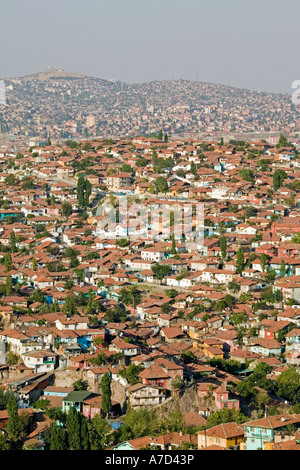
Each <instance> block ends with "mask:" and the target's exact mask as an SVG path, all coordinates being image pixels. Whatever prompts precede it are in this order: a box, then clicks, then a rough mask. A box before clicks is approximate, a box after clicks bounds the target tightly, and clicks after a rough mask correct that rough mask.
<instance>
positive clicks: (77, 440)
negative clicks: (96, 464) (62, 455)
mask: <svg viewBox="0 0 300 470" xmlns="http://www.w3.org/2000/svg"><path fill="white" fill-rule="evenodd" d="M66 425H67V433H68V442H69V449H70V450H81V436H80V415H79V413H78V411H77V410H76V408H74V406H72V408H70V410H69V411H68V414H67V422H66Z"/></svg>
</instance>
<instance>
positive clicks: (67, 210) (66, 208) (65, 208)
mask: <svg viewBox="0 0 300 470" xmlns="http://www.w3.org/2000/svg"><path fill="white" fill-rule="evenodd" d="M61 211H62V215H63V216H64V217H70V215H71V214H72V205H71V204H70V203H69V202H67V201H64V202H63V203H62V205H61Z"/></svg>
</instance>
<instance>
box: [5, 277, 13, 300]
mask: <svg viewBox="0 0 300 470" xmlns="http://www.w3.org/2000/svg"><path fill="white" fill-rule="evenodd" d="M12 290H13V283H12V279H11V277H10V276H7V277H6V283H5V293H6V295H7V296H10V295H11V294H12Z"/></svg>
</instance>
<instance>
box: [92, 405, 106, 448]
mask: <svg viewBox="0 0 300 470" xmlns="http://www.w3.org/2000/svg"><path fill="white" fill-rule="evenodd" d="M110 436H111V428H110V426H109V424H108V422H107V421H106V420H105V419H103V418H102V416H101V414H100V413H98V414H96V416H95V417H94V418H93V419H92V421H91V423H90V425H89V440H90V447H91V450H103V449H106V448H107V447H108V446H109V445H110V440H111V437H110Z"/></svg>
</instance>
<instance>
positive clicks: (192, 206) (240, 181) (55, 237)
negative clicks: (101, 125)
mask: <svg viewBox="0 0 300 470" xmlns="http://www.w3.org/2000/svg"><path fill="white" fill-rule="evenodd" d="M299 176H300V158H299V149H298V146H297V143H295V142H289V141H288V139H287V138H286V137H284V136H283V135H281V136H280V138H279V139H278V142H277V144H276V145H275V144H273V143H269V142H267V141H265V140H262V141H248V142H246V141H242V140H228V141H224V139H223V138H222V139H221V140H220V141H209V142H207V141H204V140H195V139H190V140H188V141H186V140H184V139H178V140H171V139H168V136H167V135H162V133H161V132H160V133H158V135H154V136H152V137H142V136H137V137H134V138H131V137H130V138H126V139H123V138H122V139H116V140H115V139H111V138H109V139H104V138H103V139H97V138H95V139H90V140H88V139H86V140H82V141H75V140H67V141H66V142H65V143H64V144H63V145H58V144H55V145H54V144H52V143H51V140H50V139H48V142H47V143H46V144H45V145H42V146H34V147H30V148H25V147H24V148H20V149H19V150H18V151H17V152H15V151H13V150H10V149H5V150H1V148H0V449H1V450H2V449H3V450H8V449H30V450H31V449H34V450H35V449H38V450H66V449H71V450H89V449H91V450H103V449H104V450H106V449H110V450H111V449H115V450H123V449H125V450H128V449H129V450H134V449H136V450H140V449H156V450H157V449H158V450H160V449H161V450H168V449H171V450H175V449H179V450H180V449H198V450H203V449H205V450H229V449H230V450H238V449H239V450H257V449H262V450H299V448H300V444H299V442H300V431H299V427H300V404H299V402H300V376H299V371H300V212H299V210H300V183H299V180H300V178H299ZM57 424H59V425H58V426H57Z"/></svg>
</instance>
